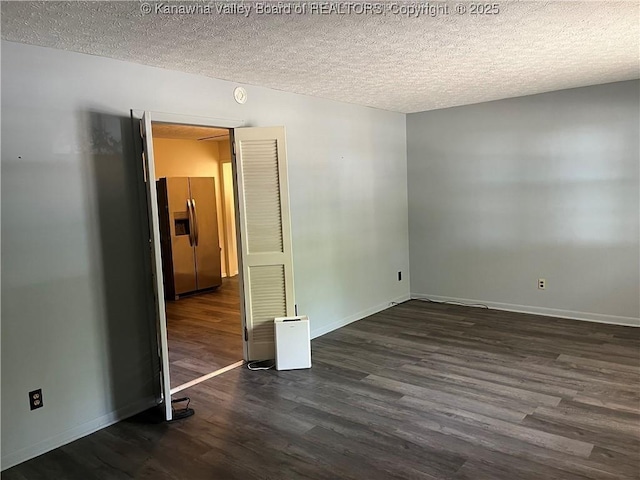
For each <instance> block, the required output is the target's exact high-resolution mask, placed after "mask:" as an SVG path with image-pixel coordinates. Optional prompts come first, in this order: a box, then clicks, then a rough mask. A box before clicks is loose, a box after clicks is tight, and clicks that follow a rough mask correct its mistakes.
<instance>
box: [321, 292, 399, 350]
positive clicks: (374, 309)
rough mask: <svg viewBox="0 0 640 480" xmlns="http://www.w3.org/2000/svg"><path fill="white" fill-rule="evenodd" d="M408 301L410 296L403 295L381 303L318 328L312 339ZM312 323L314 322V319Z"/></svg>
mask: <svg viewBox="0 0 640 480" xmlns="http://www.w3.org/2000/svg"><path fill="white" fill-rule="evenodd" d="M407 300H410V296H409V295H402V296H401V297H398V298H394V299H391V300H388V301H386V302H384V303H380V304H378V305H376V306H375V307H371V308H368V309H366V310H362V311H360V312H358V313H356V314H354V315H350V316H348V317H347V318H343V319H342V320H338V321H336V322H333V323H330V324H329V325H326V326H324V327H320V328H316V329H315V330H312V331H311V339H312V340H313V339H314V338H318V337H321V336H322V335H326V334H327V333H329V332H333V331H334V330H337V329H339V328H341V327H344V326H346V325H349V324H350V323H353V322H357V321H358V320H362V319H363V318H366V317H368V316H370V315H373V314H375V313H378V312H381V311H383V310H386V309H387V308H390V307H392V306H393V304H394V303H402V302H406V301H407ZM311 321H312V322H313V319H312V320H311Z"/></svg>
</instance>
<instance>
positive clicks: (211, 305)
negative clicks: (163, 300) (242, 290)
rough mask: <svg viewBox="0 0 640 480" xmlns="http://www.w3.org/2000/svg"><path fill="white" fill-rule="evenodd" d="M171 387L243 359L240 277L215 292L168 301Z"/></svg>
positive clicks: (227, 282) (226, 282)
mask: <svg viewBox="0 0 640 480" xmlns="http://www.w3.org/2000/svg"><path fill="white" fill-rule="evenodd" d="M167 336H168V339H169V365H170V367H169V370H170V372H171V387H172V388H173V387H177V386H178V385H182V384H184V383H186V382H189V381H191V380H194V379H196V378H198V377H201V376H202V375H205V374H207V373H211V372H214V371H216V370H219V369H221V368H223V367H226V366H227V365H230V364H232V363H235V362H237V361H238V360H242V326H241V322H240V295H239V290H238V277H237V276H235V277H230V278H223V279H222V285H221V286H220V287H219V288H218V289H217V290H215V291H212V292H207V293H199V294H196V295H193V296H187V297H183V298H180V300H176V301H167Z"/></svg>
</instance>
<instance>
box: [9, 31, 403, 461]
mask: <svg viewBox="0 0 640 480" xmlns="http://www.w3.org/2000/svg"><path fill="white" fill-rule="evenodd" d="M234 86H235V84H232V83H229V82H224V81H218V80H213V79H209V78H205V77H200V76H194V75H187V74H183V73H179V72H173V71H167V70H162V69H157V68H151V67H146V66H141V65H135V64H130V63H126V62H121V61H115V60H110V59H105V58H100V57H94V56H87V55H81V54H76V53H70V52H64V51H58V50H52V49H46V48H41V47H35V46H27V45H20V44H14V43H9V42H2V142H3V143H2V466H3V468H7V467H8V466H9V465H12V464H14V463H17V462H19V461H21V460H23V459H25V458H28V457H30V456H33V455H35V454H38V453H41V452H43V451H45V450H47V449H50V448H53V447H55V446H58V445H60V444H62V443H65V442H66V441H68V440H70V439H72V438H74V437H75V436H78V435H81V434H83V433H87V432H89V431H91V430H92V429H95V428H98V427H99V426H101V425H103V424H104V423H107V422H109V421H113V420H114V419H115V418H117V417H118V416H121V415H125V414H127V413H132V412H133V411H135V410H137V409H140V408H142V407H143V406H144V405H146V404H147V402H148V401H149V400H150V399H152V397H153V388H154V387H153V385H154V376H153V368H152V363H153V360H152V358H153V355H152V353H153V348H152V343H153V339H154V333H153V331H152V328H151V326H150V322H149V315H150V314H149V309H148V299H149V293H150V290H149V288H150V276H149V273H148V269H147V267H148V264H147V263H146V262H147V261H148V259H147V258H146V253H145V250H144V238H145V228H146V227H145V220H144V218H143V214H142V213H141V212H140V209H138V208H136V207H135V206H136V205H137V204H139V201H140V195H141V190H140V188H141V179H140V171H141V167H140V160H139V159H138V158H137V157H136V155H135V154H134V148H133V142H134V134H133V133H132V129H131V125H130V123H129V109H131V108H133V109H140V110H152V111H160V112H171V113H181V114H186V115H200V116H207V117H216V118H229V119H243V120H246V122H247V125H250V126H269V125H284V126H285V127H286V129H287V141H288V157H289V175H290V196H291V210H292V212H291V214H292V227H293V248H294V265H295V267H294V270H295V286H296V294H297V301H298V305H299V311H300V313H304V314H308V315H309V317H310V319H311V322H312V333H313V334H314V335H319V334H322V333H324V332H327V331H330V330H333V329H335V328H337V327H339V326H341V325H342V324H344V323H345V322H349V321H353V320H355V319H358V318H362V317H364V316H366V315H367V314H370V313H373V312H375V311H377V310H380V309H383V308H385V307H386V306H388V304H389V302H391V301H393V300H398V299H403V298H407V297H408V293H409V288H408V281H407V279H408V275H405V276H404V277H403V281H402V282H398V281H397V271H398V270H402V271H404V272H408V234H407V232H408V226H407V186H406V183H407V180H406V178H407V172H406V135H405V133H406V132H405V116H404V115H402V114H396V113H389V112H384V111H380V110H375V109H370V108H365V107H359V106H354V105H348V104H342V103H337V102H332V101H326V100H321V99H317V98H312V97H306V96H302V95H293V94H287V93H283V92H277V91H274V90H269V89H265V88H258V87H252V86H247V87H246V88H247V90H248V95H249V100H248V102H247V104H246V105H238V104H237V103H235V102H234V100H233V97H232V91H233V88H234ZM39 387H42V388H43V399H44V408H42V409H39V410H36V411H34V412H30V411H29V408H28V401H27V392H28V391H30V390H33V389H35V388H39Z"/></svg>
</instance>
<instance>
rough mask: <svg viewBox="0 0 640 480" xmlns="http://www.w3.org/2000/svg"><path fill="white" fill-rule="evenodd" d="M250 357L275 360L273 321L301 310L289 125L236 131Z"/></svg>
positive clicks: (245, 305) (243, 271)
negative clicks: (293, 243)
mask: <svg viewBox="0 0 640 480" xmlns="http://www.w3.org/2000/svg"><path fill="white" fill-rule="evenodd" d="M234 142H235V154H236V167H237V173H238V204H239V217H240V222H239V223H240V240H241V248H242V273H243V281H244V292H243V294H244V307H245V308H244V311H245V317H246V327H247V343H248V356H249V358H248V360H265V359H271V358H275V344H274V337H273V319H274V318H275V317H282V316H289V315H294V314H295V305H294V304H295V300H294V288H293V258H292V253H291V220H290V216H289V187H288V181H287V156H286V155H287V154H286V145H285V134H284V127H268V128H236V129H235V130H234Z"/></svg>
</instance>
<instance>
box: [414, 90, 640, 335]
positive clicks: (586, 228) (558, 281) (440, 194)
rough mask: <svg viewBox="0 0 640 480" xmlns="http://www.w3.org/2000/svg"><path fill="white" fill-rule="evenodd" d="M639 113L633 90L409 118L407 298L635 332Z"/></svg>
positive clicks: (639, 287) (639, 284)
mask: <svg viewBox="0 0 640 480" xmlns="http://www.w3.org/2000/svg"><path fill="white" fill-rule="evenodd" d="M639 105H640V102H639V83H638V82H637V81H630V82H621V83H613V84H607V85H599V86H594V87H587V88H578V89H572V90H564V91H558V92H552V93H546V94H542V95H534V96H529V97H522V98H513V99H508V100H500V101H496V102H489V103H483V104H478V105H470V106H464V107H457V108H450V109H444V110H437V111H430V112H423V113H416V114H411V115H408V116H407V152H408V179H409V181H408V183H409V243H410V262H411V291H412V294H414V295H427V296H434V297H440V298H456V299H463V300H476V301H478V300H479V301H483V302H490V303H491V304H492V305H494V306H498V307H502V308H508V309H515V310H523V311H531V312H538V313H550V314H555V315H565V316H569V317H577V318H584V319H592V320H601V321H613V322H621V323H636V324H637V321H638V320H637V319H638V316H639V291H640V280H639V265H640V258H639V245H638V241H639V238H640V231H639V225H638V223H639V218H640V212H639V186H638V185H639V172H638V168H639V163H640V160H639V152H638V148H639V133H638V132H639V131H640V128H639V125H638V116H639V112H638V111H639ZM541 277H542V278H546V279H547V284H548V285H547V289H546V290H538V289H537V279H538V278H541ZM634 319H635V320H634Z"/></svg>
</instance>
